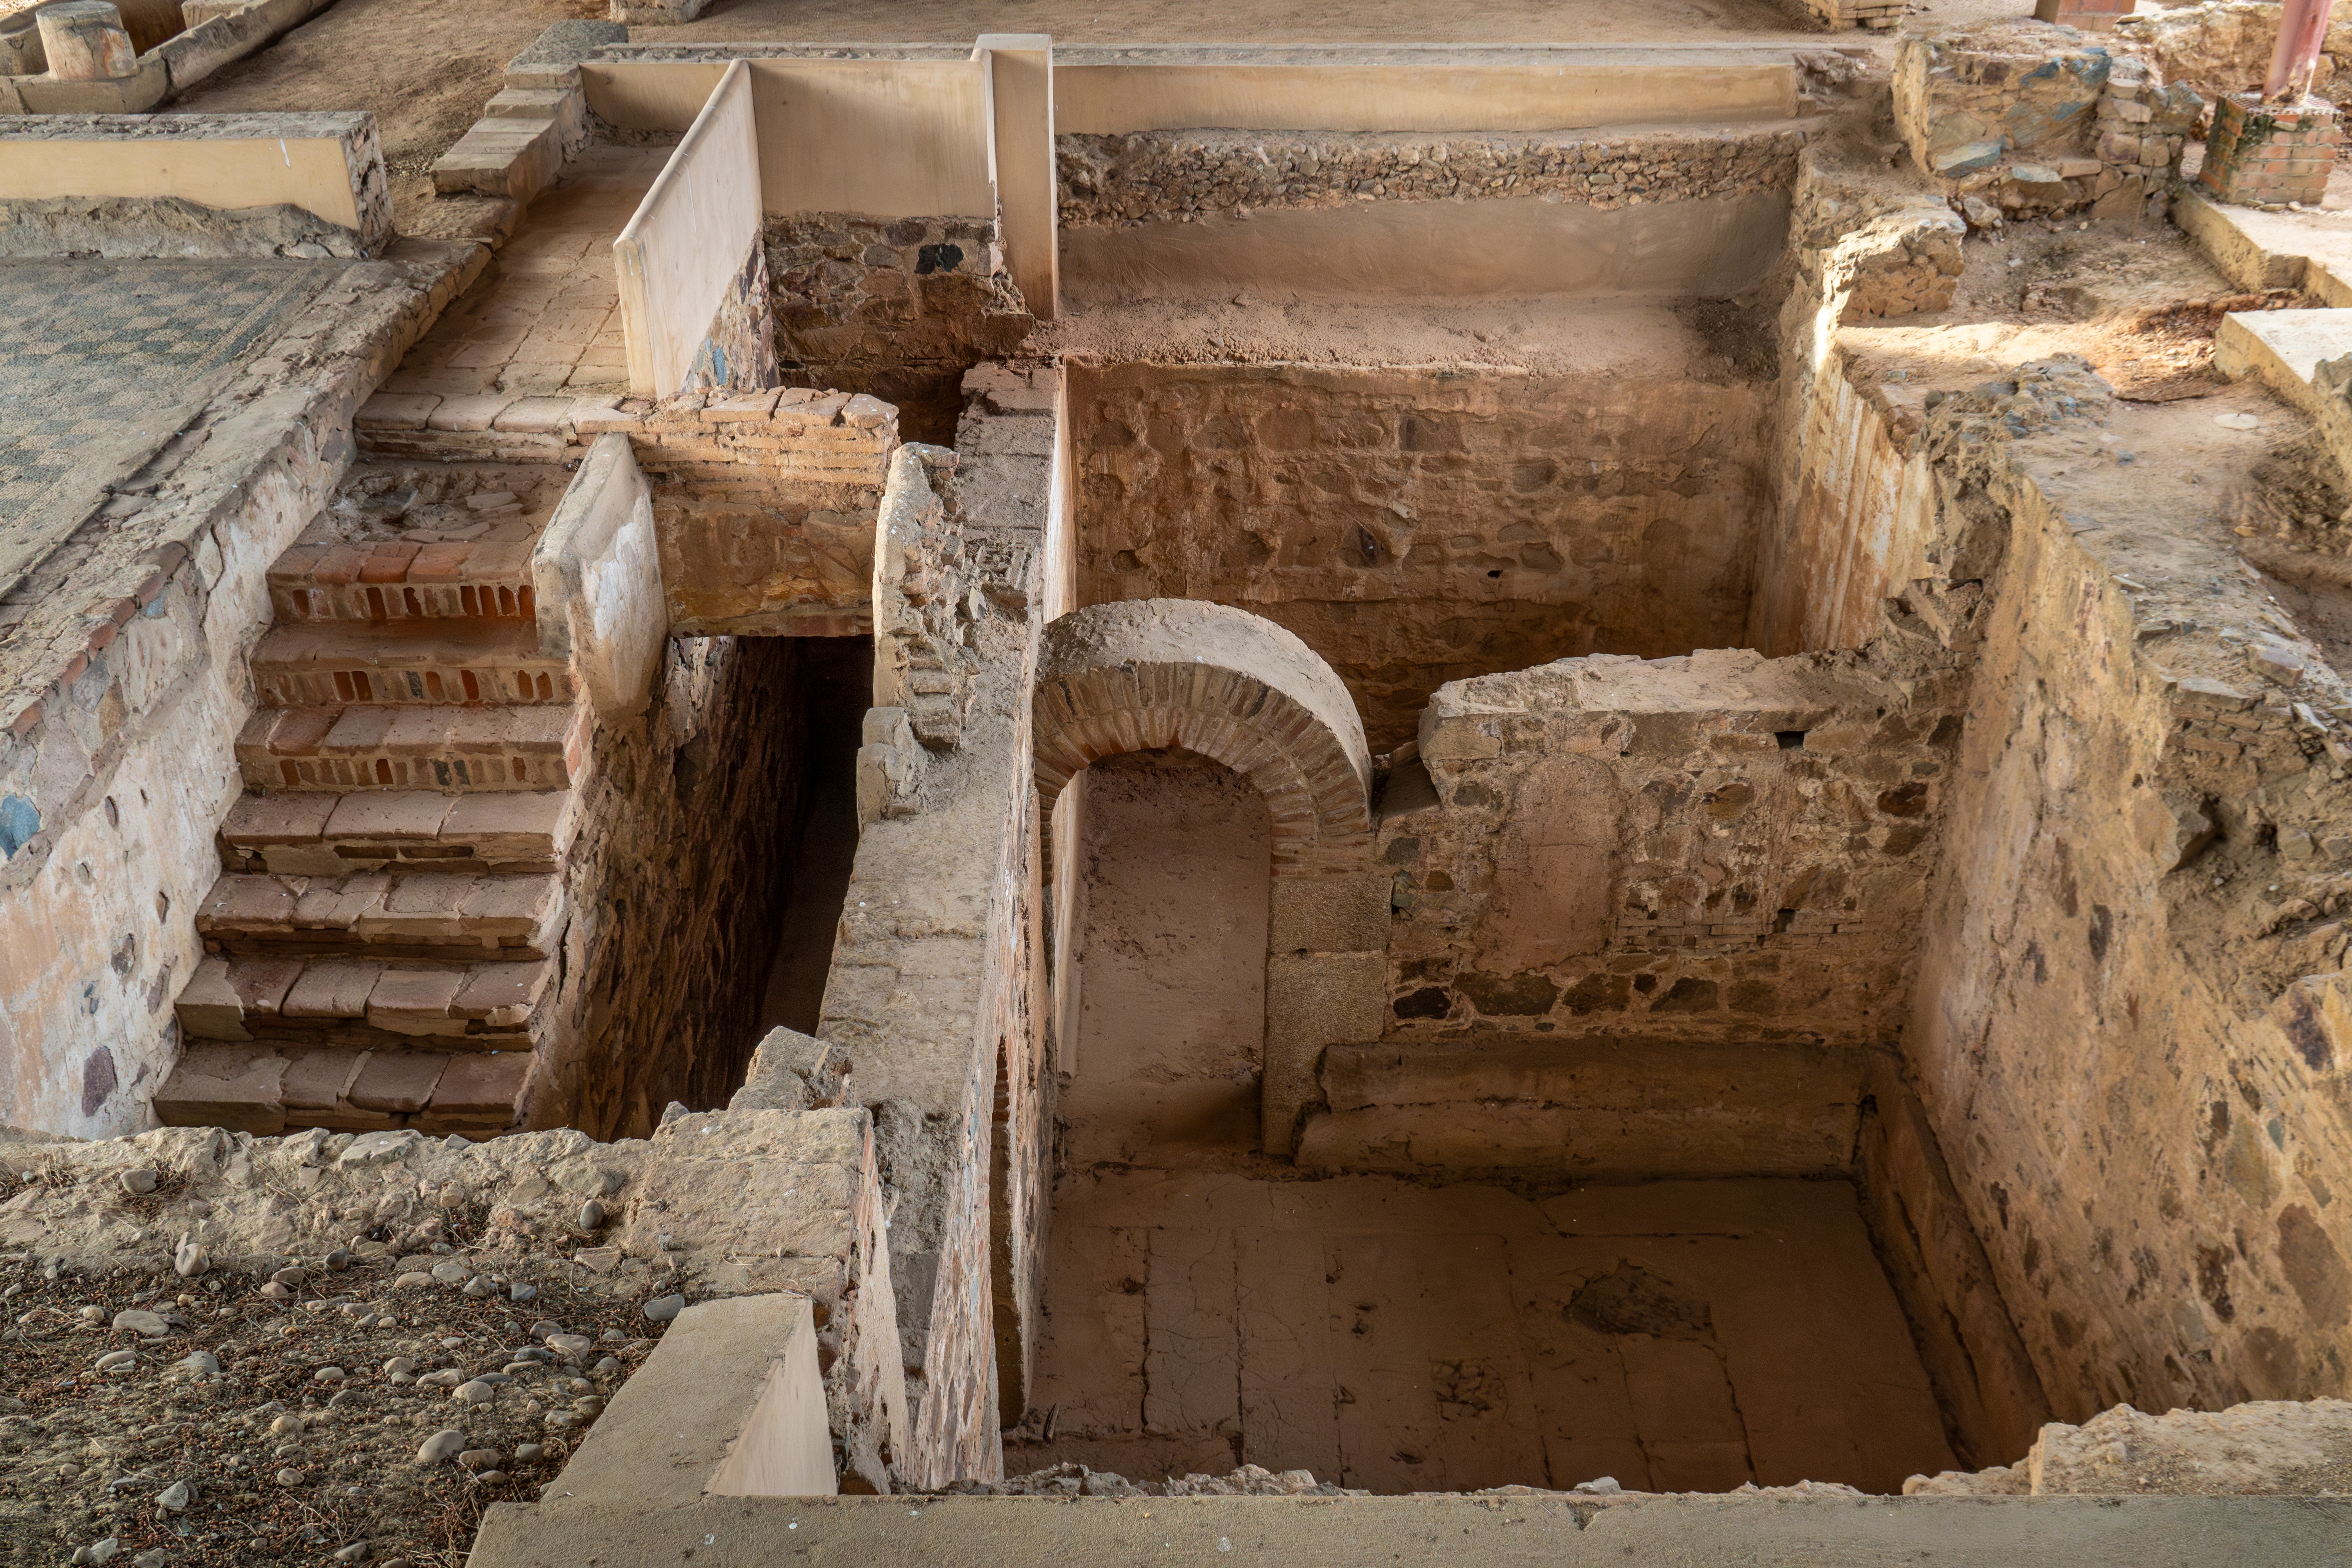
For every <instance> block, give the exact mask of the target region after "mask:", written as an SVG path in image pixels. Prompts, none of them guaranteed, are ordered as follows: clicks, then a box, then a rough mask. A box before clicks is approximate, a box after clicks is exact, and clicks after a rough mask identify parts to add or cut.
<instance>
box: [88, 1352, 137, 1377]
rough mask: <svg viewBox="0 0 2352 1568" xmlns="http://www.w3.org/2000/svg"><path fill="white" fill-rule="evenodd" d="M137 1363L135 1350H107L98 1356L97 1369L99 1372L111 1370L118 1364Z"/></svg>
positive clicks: (128, 1364)
mask: <svg viewBox="0 0 2352 1568" xmlns="http://www.w3.org/2000/svg"><path fill="white" fill-rule="evenodd" d="M138 1364H139V1352H137V1351H109V1352H106V1353H105V1354H104V1355H102V1356H100V1357H99V1358H98V1370H99V1371H100V1372H112V1371H113V1370H114V1369H115V1368H116V1367H118V1366H137V1365H138Z"/></svg>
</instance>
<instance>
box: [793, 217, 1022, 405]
mask: <svg viewBox="0 0 2352 1568" xmlns="http://www.w3.org/2000/svg"><path fill="white" fill-rule="evenodd" d="M762 243H763V245H764V247H765V249H766V253H767V265H768V279H769V287H770V289H771V290H772V295H773V302H772V308H773V310H774V315H775V321H776V358H777V365H778V369H779V372H780V374H782V376H783V378H784V380H786V381H787V382H791V383H795V384H803V385H819V386H827V387H836V388H841V389H844V390H846V391H850V392H863V393H869V394H871V395H874V396H876V397H879V398H881V399H883V400H884V401H886V402H888V403H891V404H893V405H897V406H898V410H899V422H900V425H901V426H902V428H903V431H904V433H905V435H906V437H907V439H908V440H910V441H931V442H941V443H944V442H948V441H951V440H953V439H955V432H956V424H957V421H958V420H959V419H960V418H961V415H962V411H963V393H962V384H963V376H964V373H965V372H966V371H969V370H971V368H972V367H973V366H974V365H976V364H978V363H980V362H982V360H988V359H995V358H998V357H1001V356H1002V355H1004V354H1007V353H1012V352H1013V351H1014V350H1015V349H1017V348H1018V347H1019V346H1020V344H1021V342H1022V340H1023V339H1024V338H1026V337H1027V336H1028V335H1029V330H1030V328H1031V327H1032V326H1033V325H1034V321H1033V319H1032V318H1031V316H1030V314H1029V312H1028V310H1027V309H1026V307H1024V305H1023V303H1022V301H1021V296H1020V292H1019V290H1018V289H1015V288H1014V287H1013V278H1012V274H1011V273H1010V272H1008V271H1007V270H1006V269H1005V266H1004V258H1003V249H1002V247H1000V246H999V244H998V241H997V237H996V225H995V222H994V220H993V219H992V218H986V217H971V218H966V217H909V218H898V219H884V218H868V217H859V216H855V215H852V214H842V213H797V214H793V215H790V216H770V217H769V219H768V220H767V226H766V230H765V234H764V238H763V242H762Z"/></svg>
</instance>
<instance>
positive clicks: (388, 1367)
mask: <svg viewBox="0 0 2352 1568" xmlns="http://www.w3.org/2000/svg"><path fill="white" fill-rule="evenodd" d="M415 1370H416V1358H415V1357H414V1356H404V1355H396V1356H394V1357H393V1358H392V1359H391V1360H390V1361H388V1362H386V1363H383V1374H384V1375H385V1376H386V1377H398V1376H400V1375H401V1374H402V1373H411V1372H415Z"/></svg>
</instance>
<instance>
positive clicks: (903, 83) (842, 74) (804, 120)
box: [749, 59, 996, 217]
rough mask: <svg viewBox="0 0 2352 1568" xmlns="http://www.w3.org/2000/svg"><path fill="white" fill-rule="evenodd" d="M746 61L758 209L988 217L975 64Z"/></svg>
mask: <svg viewBox="0 0 2352 1568" xmlns="http://www.w3.org/2000/svg"><path fill="white" fill-rule="evenodd" d="M749 63H750V66H751V91H752V98H753V100H754V101H755V102H756V103H757V104H758V106H759V119H760V184H761V196H762V199H763V200H764V201H765V203H766V205H767V209H768V211H770V212H772V213H801V212H842V213H860V214H863V215H865V216H868V217H950V216H953V217H982V216H989V215H992V214H993V213H994V212H995V211H996V183H995V180H994V178H993V175H992V169H991V166H990V160H989V95H988V65H987V62H986V61H985V60H984V59H962V60H872V59H868V60H799V59H768V60H752V61H751V62H749Z"/></svg>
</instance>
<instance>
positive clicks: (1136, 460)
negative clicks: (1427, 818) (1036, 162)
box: [1070, 364, 1767, 752]
mask: <svg viewBox="0 0 2352 1568" xmlns="http://www.w3.org/2000/svg"><path fill="white" fill-rule="evenodd" d="M1070 403H1071V408H1072V417H1073V420H1074V422H1075V426H1076V431H1075V433H1076V445H1077V450H1078V454H1079V459H1078V507H1079V517H1080V520H1081V526H1080V528H1079V530H1078V538H1079V541H1080V542H1079V545H1078V550H1079V555H1078V563H1077V565H1078V602H1079V603H1081V604H1103V603H1107V602H1108V601H1110V600H1114V599H1143V598H1154V597H1167V598H1193V599H1209V600H1213V601H1215V602H1217V603H1220V604H1228V605H1238V606H1240V607H1241V608H1244V609H1246V610H1249V611H1251V612H1253V613H1255V614H1257V615H1261V616H1266V617H1267V618H1269V619H1271V620H1274V621H1276V622H1278V623H1280V624H1281V625H1282V626H1285V627H1286V628H1288V629H1289V630H1290V631H1292V632H1294V633H1296V634H1297V636H1298V637H1300V638H1301V639H1302V640H1304V641H1305V642H1306V643H1307V646H1308V647H1312V648H1314V649H1315V651H1316V652H1318V653H1319V654H1321V655H1322V656H1323V657H1324V658H1326V659H1328V660H1329V661H1330V662H1331V664H1332V666H1333V667H1334V668H1336V669H1338V671H1339V674H1340V676H1341V678H1342V679H1345V680H1346V681H1347V683H1348V688H1349V691H1350V692H1351V693H1352V694H1353V695H1354V697H1355V700H1356V705H1357V708H1358V710H1360V713H1361V714H1362V716H1363V720H1364V727H1365V732H1366V734H1367V736H1368V738H1369V739H1370V742H1371V745H1372V749H1373V750H1374V751H1375V752H1382V751H1387V750H1389V749H1391V748H1392V747H1394V746H1397V745H1400V744H1402V742H1405V741H1406V740H1408V739H1410V738H1411V737H1412V733H1413V728H1414V725H1415V724H1416V722H1417V721H1418V720H1417V715H1418V713H1419V711H1420V709H1421V706H1422V704H1423V702H1424V701H1426V700H1428V698H1429V695H1430V693H1431V692H1433V691H1434V690H1435V689H1437V688H1438V687H1439V686H1440V685H1442V684H1444V682H1445V681H1448V680H1455V679H1464V678H1466V677H1471V676H1477V675H1484V674H1486V673H1489V672H1492V671H1496V670H1505V669H1517V668H1523V667H1526V666H1528V665H1534V664H1540V663H1542V662H1544V661H1545V660H1548V659H1553V658H1562V657H1568V656H1574V655H1580V654H1586V653H1596V652H1605V653H1632V654H1641V655H1644V656H1649V657H1662V656H1665V655H1670V654H1679V653H1685V652H1687V651H1689V650H1690V649H1691V648H1694V647H1727V646H1731V645H1734V644H1736V643H1738V641H1739V640H1740V629H1741V626H1742V625H1743V623H1744V621H1745V620H1746V617H1747V612H1748V597H1749V593H1750V575H1749V574H1750V571H1751V563H1752V560H1753V556H1754V549H1755V538H1756V535H1755V529H1756V527H1757V525H1758V523H1759V521H1760V519H1761V515H1762V512H1763V510H1764V508H1765V506H1766V504H1767V501H1766V495H1767V492H1766V489H1765V478H1764V472H1763V467H1764V451H1765V442H1766V438H1767V437H1766V428H1765V423H1764V422H1765V418H1766V408H1767V396H1766V394H1765V393H1764V392H1763V391H1762V390H1761V389H1759V388H1758V387H1756V386H1753V385H1751V384H1747V383H1742V382H1738V381H1733V380H1729V379H1725V380H1721V381H1702V380H1697V379H1694V378H1690V377H1668V376H1638V375H1626V376H1614V377H1603V376H1594V377H1590V378H1559V379H1534V378H1528V377H1517V376H1512V377H1505V376H1497V375H1459V374H1449V375H1444V376H1438V375H1434V374H1420V373H1414V372H1410V371H1382V370H1357V369H1346V370H1310V369H1304V368H1298V367H1291V366H1280V367H1268V366H1208V367H1193V366H1169V365H1151V364H1129V365H1118V366H1094V365H1077V366H1074V367H1073V368H1072V370H1071V372H1070Z"/></svg>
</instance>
